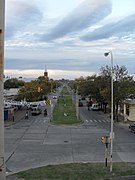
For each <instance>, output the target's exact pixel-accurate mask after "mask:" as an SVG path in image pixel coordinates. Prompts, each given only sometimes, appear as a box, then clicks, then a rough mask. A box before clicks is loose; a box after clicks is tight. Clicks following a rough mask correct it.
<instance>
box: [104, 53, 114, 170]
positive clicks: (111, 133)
mask: <svg viewBox="0 0 135 180" xmlns="http://www.w3.org/2000/svg"><path fill="white" fill-rule="evenodd" d="M109 54H110V55H111V132H110V138H111V143H110V146H111V147H110V172H112V164H113V162H112V153H113V134H114V133H113V54H112V52H111V51H109V52H106V53H104V55H105V56H106V57H107V56H108V55H109Z"/></svg>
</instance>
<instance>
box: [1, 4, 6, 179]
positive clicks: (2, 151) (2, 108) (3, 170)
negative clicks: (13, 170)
mask: <svg viewBox="0 0 135 180" xmlns="http://www.w3.org/2000/svg"><path fill="white" fill-rule="evenodd" d="M4 23H5V0H0V180H5V179H6V175H5V158H4V103H3V70H4V68H3V61H4Z"/></svg>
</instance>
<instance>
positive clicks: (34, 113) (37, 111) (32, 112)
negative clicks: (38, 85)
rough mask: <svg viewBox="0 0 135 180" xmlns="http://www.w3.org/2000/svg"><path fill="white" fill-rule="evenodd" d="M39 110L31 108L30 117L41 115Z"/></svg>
mask: <svg viewBox="0 0 135 180" xmlns="http://www.w3.org/2000/svg"><path fill="white" fill-rule="evenodd" d="M41 112H42V111H41V109H39V108H33V109H32V110H31V115H32V116H36V115H39V114H41Z"/></svg>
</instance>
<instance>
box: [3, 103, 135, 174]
mask: <svg viewBox="0 0 135 180" xmlns="http://www.w3.org/2000/svg"><path fill="white" fill-rule="evenodd" d="M53 101H54V102H56V100H53ZM50 115H51V107H50V106H49V107H48V116H46V117H44V115H43V113H42V114H40V115H39V116H31V115H30V116H29V119H24V118H22V119H21V120H20V121H18V122H17V123H15V124H11V125H10V126H8V127H5V155H6V167H7V173H11V172H18V171H22V170H26V169H30V168H34V167H40V166H45V165H50V164H60V163H72V162H73V163H75V162H84V163H85V162H104V160H105V145H104V144H102V143H101V137H102V136H104V135H108V136H109V133H110V119H109V117H108V115H106V114H103V112H101V111H88V110H87V107H86V106H84V107H79V115H80V117H81V119H82V123H81V124H77V125H72V126H69V125H59V126H58V125H53V124H51V123H50ZM114 134H115V135H114V150H113V161H117V162H118V161H120V162H121V161H125V162H133V163H134V162H135V156H134V152H135V134H134V133H131V132H130V131H129V128H128V124H123V123H117V122H115V123H114ZM108 157H109V155H108ZM108 161H109V159H108Z"/></svg>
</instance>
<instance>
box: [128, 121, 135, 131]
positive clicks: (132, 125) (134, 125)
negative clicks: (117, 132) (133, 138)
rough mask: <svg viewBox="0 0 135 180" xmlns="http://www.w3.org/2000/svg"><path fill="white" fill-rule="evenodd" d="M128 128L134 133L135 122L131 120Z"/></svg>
mask: <svg viewBox="0 0 135 180" xmlns="http://www.w3.org/2000/svg"><path fill="white" fill-rule="evenodd" d="M129 129H130V130H131V132H134V133H135V122H132V123H131V124H130V125H129Z"/></svg>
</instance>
